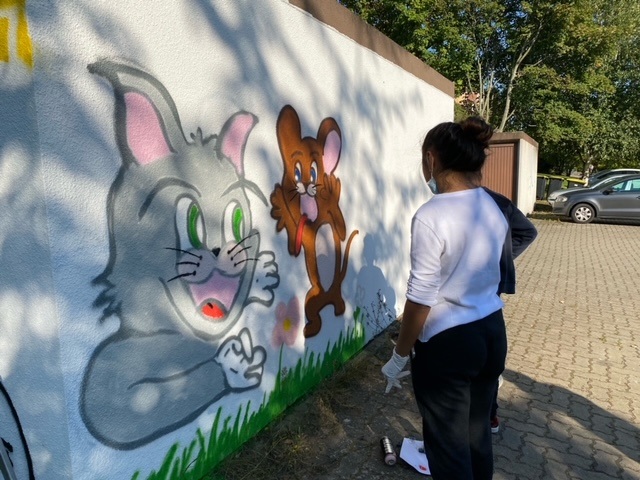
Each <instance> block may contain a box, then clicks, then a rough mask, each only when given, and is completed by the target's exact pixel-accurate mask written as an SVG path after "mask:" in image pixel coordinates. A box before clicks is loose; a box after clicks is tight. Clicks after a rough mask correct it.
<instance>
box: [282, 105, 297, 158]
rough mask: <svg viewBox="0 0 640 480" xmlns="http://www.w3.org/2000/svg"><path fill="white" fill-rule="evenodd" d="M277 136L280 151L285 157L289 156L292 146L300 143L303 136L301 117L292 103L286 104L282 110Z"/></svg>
mask: <svg viewBox="0 0 640 480" xmlns="http://www.w3.org/2000/svg"><path fill="white" fill-rule="evenodd" d="M276 136H277V137H278V146H279V147H280V153H281V154H282V157H283V159H284V158H286V157H287V156H288V155H287V152H288V151H290V150H291V148H292V146H293V145H295V144H297V143H299V142H300V139H301V138H302V134H301V128H300V118H299V117H298V114H297V113H296V111H295V109H294V108H293V107H292V106H291V105H285V106H284V107H282V109H281V110H280V114H279V115H278V121H277V122H276Z"/></svg>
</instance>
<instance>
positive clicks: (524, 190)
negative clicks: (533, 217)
mask: <svg viewBox="0 0 640 480" xmlns="http://www.w3.org/2000/svg"><path fill="white" fill-rule="evenodd" d="M517 148H518V199H517V202H516V204H517V206H518V208H519V209H520V210H521V211H522V212H523V213H525V214H527V215H528V214H530V213H533V209H534V207H535V203H536V178H537V177H536V175H537V174H538V145H537V144H535V143H532V142H531V141H528V139H526V138H525V139H520V140H519V141H518V146H517Z"/></svg>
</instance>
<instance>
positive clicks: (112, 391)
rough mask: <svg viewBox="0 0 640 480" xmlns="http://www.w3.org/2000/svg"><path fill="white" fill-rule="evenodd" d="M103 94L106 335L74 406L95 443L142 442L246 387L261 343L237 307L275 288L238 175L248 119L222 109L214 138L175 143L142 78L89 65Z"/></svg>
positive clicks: (174, 132)
mask: <svg viewBox="0 0 640 480" xmlns="http://www.w3.org/2000/svg"><path fill="white" fill-rule="evenodd" d="M88 69H89V71H90V72H92V73H95V74H98V75H101V76H103V77H105V78H106V79H107V80H108V81H109V82H110V83H111V85H112V87H113V90H114V95H115V129H116V138H117V142H118V147H119V149H120V154H121V157H122V166H121V168H120V171H119V172H118V175H117V178H116V179H115V181H114V183H113V185H112V186H111V190H110V192H109V197H108V201H107V213H108V221H109V240H110V241H109V243H110V258H109V263H108V265H107V267H106V269H105V271H104V272H103V273H102V274H101V275H100V276H99V277H98V278H96V280H95V283H96V284H99V285H102V286H103V287H104V290H103V291H102V293H101V294H100V295H99V297H98V298H97V300H96V302H95V305H96V306H103V307H104V311H103V319H105V318H107V317H110V316H116V317H117V318H119V319H120V328H119V330H118V331H117V332H116V333H114V334H113V335H111V336H110V337H108V338H107V339H106V340H104V341H103V342H102V343H101V344H100V345H99V346H98V347H97V348H96V350H95V351H94V353H93V355H92V357H91V359H90V361H89V364H88V365H87V368H86V371H85V375H84V380H83V384H82V389H81V398H80V412H81V415H82V418H83V420H84V422H85V425H86V427H87V428H88V430H89V431H90V432H91V434H92V435H93V436H95V437H96V438H97V439H99V440H100V441H101V442H103V443H105V444H106V445H109V446H111V447H113V448H118V449H133V448H137V447H139V446H141V445H144V444H146V443H148V442H150V441H152V440H154V439H156V438H158V437H160V436H162V435H165V434H166V433H168V432H170V431H172V430H175V429H176V428H178V427H180V426H183V425H186V424H187V423H190V422H191V421H193V420H194V419H195V418H196V417H198V416H199V415H200V414H201V413H202V412H203V411H204V410H205V409H206V408H207V407H208V406H210V405H211V404H212V403H213V402H216V401H217V400H219V399H220V398H222V397H223V396H225V395H227V394H229V393H230V392H234V391H235V392H237V391H243V390H247V389H251V388H255V387H257V386H258V385H259V384H260V383H261V380H262V373H263V366H264V362H265V360H266V352H265V349H264V348H262V347H260V346H253V342H252V338H251V334H250V332H249V330H248V329H246V328H243V329H242V330H240V332H239V333H238V334H237V335H231V336H227V337H226V338H225V335H226V334H227V333H228V332H229V330H230V329H231V327H233V326H234V324H236V323H237V321H238V319H239V318H240V316H241V314H242V311H243V309H244V308H245V307H246V305H247V304H249V303H252V302H259V303H261V304H263V305H266V306H269V305H271V304H272V302H273V297H274V292H273V291H274V289H275V288H277V286H278V284H279V281H280V280H279V275H278V267H277V264H276V263H275V257H274V254H273V252H268V251H262V252H261V251H260V234H259V232H258V231H256V230H254V229H252V227H251V209H250V204H249V198H248V197H247V193H248V192H252V193H253V194H255V195H257V196H258V197H259V198H260V199H261V200H262V201H263V202H264V203H265V205H266V198H265V197H264V195H263V194H262V192H261V191H260V190H259V188H258V187H257V186H256V185H255V184H253V183H252V182H250V181H249V180H247V179H246V178H245V175H244V150H245V146H246V142H247V138H248V135H249V133H250V131H251V129H252V128H253V127H254V125H255V124H256V122H257V118H256V117H255V116H254V115H252V114H251V113H247V112H238V113H236V114H234V115H232V116H231V118H229V119H228V120H227V122H226V123H225V125H224V126H223V127H222V130H221V131H220V134H219V135H211V136H208V137H203V135H202V132H201V130H200V129H198V131H197V133H196V134H191V141H188V140H187V139H186V138H185V136H184V134H183V130H182V126H181V123H180V119H179V117H178V112H177V109H176V106H175V104H174V102H173V100H172V98H171V96H170V95H169V93H168V92H167V90H166V89H165V88H164V86H163V85H162V84H161V83H160V82H159V81H158V80H156V79H155V78H154V77H153V76H151V75H149V74H148V73H146V72H144V71H142V70H141V69H139V68H135V67H132V66H129V65H125V64H123V63H118V62H114V61H109V60H102V61H99V62H96V63H94V64H92V65H89V67H88Z"/></svg>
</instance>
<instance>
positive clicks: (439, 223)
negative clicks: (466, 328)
mask: <svg viewBox="0 0 640 480" xmlns="http://www.w3.org/2000/svg"><path fill="white" fill-rule="evenodd" d="M507 228H508V226H507V221H506V219H505V218H504V215H503V214H502V212H501V211H500V209H499V208H498V206H497V205H496V203H495V201H494V200H493V199H492V198H491V197H490V196H489V194H487V193H486V192H485V191H484V190H483V189H482V188H473V189H469V190H462V191H458V192H451V193H440V194H438V195H435V196H434V197H433V198H431V199H430V200H429V201H428V202H427V203H425V204H424V205H422V206H421V207H420V208H419V209H418V211H417V212H416V214H415V215H414V217H413V220H412V224H411V273H410V275H409V282H408V286H407V298H408V299H409V300H411V301H413V302H415V303H419V304H421V305H427V306H430V307H431V311H430V312H429V315H428V317H427V320H426V322H425V325H424V327H423V329H422V332H421V334H420V336H419V337H418V339H419V340H420V341H422V342H426V341H428V340H429V339H430V338H431V337H433V336H434V335H437V334H438V333H440V332H442V331H444V330H447V329H449V328H452V327H455V326H458V325H464V324H467V323H471V322H474V321H476V320H480V319H482V318H484V317H486V316H487V315H489V314H491V313H493V312H495V311H497V310H499V309H500V308H502V307H503V306H504V304H503V302H502V300H501V299H500V297H499V295H498V294H497V291H498V284H499V282H500V255H501V254H502V246H503V244H504V241H505V237H506V235H507Z"/></svg>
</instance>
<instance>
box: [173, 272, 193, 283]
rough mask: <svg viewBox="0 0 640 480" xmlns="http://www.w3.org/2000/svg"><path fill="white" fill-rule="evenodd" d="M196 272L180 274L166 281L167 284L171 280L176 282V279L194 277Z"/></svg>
mask: <svg viewBox="0 0 640 480" xmlns="http://www.w3.org/2000/svg"><path fill="white" fill-rule="evenodd" d="M195 275H196V272H190V273H182V274H180V275H176V276H175V277H173V278H170V279H169V280H167V283H169V282H170V281H171V280H176V279H178V278H182V277H195Z"/></svg>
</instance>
